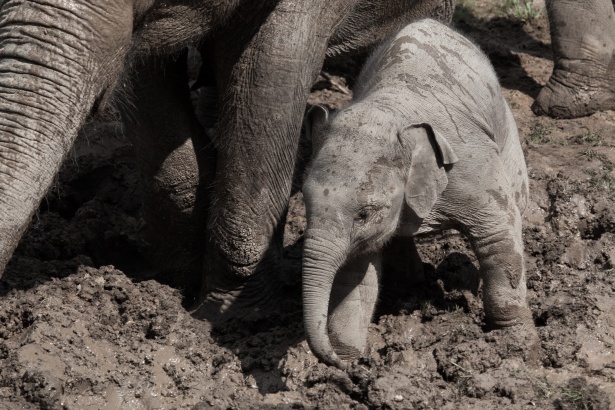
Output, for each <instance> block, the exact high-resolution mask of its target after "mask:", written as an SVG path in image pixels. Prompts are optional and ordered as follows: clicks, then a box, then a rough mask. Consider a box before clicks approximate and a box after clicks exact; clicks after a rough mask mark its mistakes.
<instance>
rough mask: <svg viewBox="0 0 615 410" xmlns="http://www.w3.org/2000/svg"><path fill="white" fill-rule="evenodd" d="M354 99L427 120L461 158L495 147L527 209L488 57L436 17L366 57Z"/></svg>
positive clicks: (511, 127) (507, 116) (513, 132)
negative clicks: (392, 107) (470, 152)
mask: <svg viewBox="0 0 615 410" xmlns="http://www.w3.org/2000/svg"><path fill="white" fill-rule="evenodd" d="M355 98H356V99H357V100H365V99H367V100H371V101H373V102H375V103H377V104H380V103H383V104H386V105H389V106H390V105H394V106H395V107H396V109H397V110H399V111H400V112H401V113H402V115H404V116H406V117H407V118H408V120H409V121H412V122H428V123H430V124H431V125H432V126H433V127H434V128H438V130H439V132H440V133H441V135H443V136H444V137H445V138H446V139H447V141H448V142H449V144H451V146H452V147H453V149H454V150H455V151H456V152H457V153H458V156H459V157H460V158H461V159H463V158H462V156H463V154H464V152H468V151H473V150H476V149H486V147H487V146H493V143H494V142H495V144H496V145H497V150H498V152H499V155H500V158H501V159H502V162H503V163H504V165H505V167H506V169H507V170H508V172H509V176H510V182H511V186H512V188H513V190H514V191H515V192H518V193H519V195H515V196H516V197H517V198H518V205H519V207H520V208H521V209H523V208H524V207H525V203H526V200H527V170H526V166H525V161H524V158H523V153H522V150H521V144H520V142H519V136H518V134H517V126H516V124H515V120H514V118H513V116H512V113H511V112H510V109H509V108H508V105H507V104H506V101H505V100H504V97H503V95H502V91H501V88H500V85H499V82H498V79H497V75H496V74H495V71H494V69H493V67H492V66H491V63H490V62H489V59H488V58H487V57H486V56H485V55H484V54H483V53H482V52H481V50H480V49H479V48H478V47H477V46H476V45H475V44H473V43H472V42H471V41H470V40H468V39H467V38H465V37H464V36H463V35H461V34H460V33H458V32H456V31H455V30H453V29H451V28H449V27H448V26H446V25H444V24H442V23H439V22H437V21H434V20H421V21H418V22H415V23H412V24H409V25H408V26H406V27H404V28H403V29H402V30H401V31H400V32H399V33H398V34H397V35H396V36H394V37H393V38H391V39H390V40H389V41H387V42H385V43H384V44H383V45H382V46H381V47H380V48H379V49H378V50H376V52H375V53H374V54H373V55H372V56H371V57H370V58H369V59H368V61H367V62H366V64H365V67H364V68H363V71H362V73H361V75H360V76H359V78H358V80H357V86H356V88H355Z"/></svg>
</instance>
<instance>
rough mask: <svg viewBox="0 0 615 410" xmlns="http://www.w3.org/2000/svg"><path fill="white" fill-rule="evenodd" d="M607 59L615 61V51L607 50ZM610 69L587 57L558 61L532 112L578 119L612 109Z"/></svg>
mask: <svg viewBox="0 0 615 410" xmlns="http://www.w3.org/2000/svg"><path fill="white" fill-rule="evenodd" d="M614 51H615V50H614ZM609 59H613V61H614V63H615V52H611V53H610V56H609ZM614 68H615V67H608V66H605V65H604V64H601V62H592V61H588V60H576V61H559V62H558V67H556V68H555V69H554V71H553V74H552V75H551V78H550V79H549V82H548V83H547V84H546V85H545V86H544V88H543V89H542V91H541V92H540V94H539V95H538V97H537V98H536V101H534V104H533V105H532V111H534V114H536V115H548V116H550V117H553V118H579V117H584V116H587V115H591V114H593V113H595V112H597V111H605V110H614V109H615V70H614Z"/></svg>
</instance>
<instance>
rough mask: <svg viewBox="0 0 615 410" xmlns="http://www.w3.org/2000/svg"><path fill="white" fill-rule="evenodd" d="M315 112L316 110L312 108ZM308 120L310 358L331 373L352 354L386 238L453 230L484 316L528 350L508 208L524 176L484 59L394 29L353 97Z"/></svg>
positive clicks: (436, 32)
mask: <svg viewBox="0 0 615 410" xmlns="http://www.w3.org/2000/svg"><path fill="white" fill-rule="evenodd" d="M315 110H318V109H317V108H315ZM324 114H325V113H324V112H322V111H315V115H313V116H312V123H311V126H310V129H311V130H312V138H313V145H314V158H313V160H312V164H311V166H310V168H309V170H308V174H307V177H306V181H305V183H304V187H303V192H304V197H305V201H306V212H307V219H308V228H307V231H306V239H305V245H304V256H303V301H304V325H305V329H306V335H307V339H308V342H309V343H310V346H311V347H312V350H313V352H314V353H315V354H316V355H317V356H318V357H319V358H320V359H321V360H323V361H325V362H327V363H330V364H335V365H338V366H343V362H342V360H341V359H347V358H354V357H356V356H358V355H360V354H361V353H362V352H363V350H364V349H365V345H366V334H367V328H368V325H369V322H370V320H371V317H372V313H373V310H374V305H375V302H376V299H377V294H378V277H379V275H380V271H381V265H382V261H381V250H382V248H383V246H384V244H385V243H386V242H387V241H389V240H390V239H391V238H392V237H394V236H402V237H412V236H413V235H416V234H419V233H425V232H433V231H436V230H441V229H449V228H454V229H457V230H459V231H461V232H462V233H464V234H466V235H467V236H468V238H469V239H470V241H471V243H472V245H473V247H474V250H475V252H476V255H477V257H478V260H479V263H480V270H481V275H482V278H483V295H484V296H483V302H484V310H485V320H486V322H487V324H488V325H490V326H491V327H492V328H510V327H513V329H514V333H517V334H523V335H525V336H524V337H518V338H517V339H515V340H517V341H519V343H521V344H527V345H526V346H522V347H523V348H526V349H533V348H534V347H535V346H531V344H532V343H535V342H536V341H537V335H536V332H535V329H534V325H533V322H532V315H531V312H530V310H529V308H528V305H527V302H526V285H525V266H524V256H523V242H522V239H521V213H522V211H523V210H524V209H525V206H526V204H527V200H528V176H527V170H526V165H525V160H524V158H523V153H522V150H521V145H520V141H519V136H518V134H517V127H516V124H515V121H514V118H513V116H512V113H511V111H510V109H509V108H508V105H507V104H506V101H505V100H504V98H503V96H502V93H501V89H500V85H499V83H498V80H497V78H496V75H495V73H494V71H493V68H492V67H491V65H490V63H489V61H488V59H487V58H486V57H485V56H484V55H483V54H482V53H481V51H480V50H479V49H478V48H477V47H476V46H475V45H474V44H472V43H471V42H470V41H468V40H467V39H466V38H465V37H463V36H462V35H460V34H459V33H457V32H455V31H453V30H452V29H450V28H448V27H446V26H445V25H443V24H440V23H438V22H436V21H434V20H423V21H420V22H416V23H412V24H410V25H408V26H406V27H405V28H403V29H402V30H401V31H400V32H399V33H398V34H397V35H395V36H394V37H393V38H391V39H390V40H388V41H386V42H385V43H384V45H382V46H381V47H380V48H379V49H378V50H377V51H376V52H375V53H374V54H373V55H372V56H371V57H370V59H369V60H368V61H367V63H366V65H365V67H364V69H363V72H362V73H361V75H360V76H359V78H358V80H357V87H356V90H355V99H354V101H353V103H352V104H351V105H350V106H349V107H348V108H346V109H344V110H342V111H340V112H339V113H337V114H335V115H334V116H333V117H332V118H330V119H328V120H327V119H326V118H324V117H325V115H324Z"/></svg>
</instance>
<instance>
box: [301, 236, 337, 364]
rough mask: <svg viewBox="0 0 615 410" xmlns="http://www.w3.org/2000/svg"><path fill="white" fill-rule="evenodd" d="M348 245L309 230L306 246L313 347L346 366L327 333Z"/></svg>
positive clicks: (307, 315)
mask: <svg viewBox="0 0 615 410" xmlns="http://www.w3.org/2000/svg"><path fill="white" fill-rule="evenodd" d="M346 256H347V247H340V246H339V245H338V244H336V242H335V241H331V240H326V239H323V236H321V235H320V232H319V235H318V236H317V237H315V236H314V232H313V230H308V233H307V234H306V240H305V245H304V248H303V318H304V319H303V324H304V327H305V333H306V337H307V341H308V343H309V345H310V348H311V349H312V351H313V352H314V355H316V357H318V358H319V359H320V360H322V361H323V362H325V363H327V364H330V365H334V366H337V367H339V368H344V363H343V362H342V360H341V359H340V358H339V357H338V356H337V354H336V353H335V351H334V350H333V347H332V346H331V341H330V339H329V335H328V333H327V322H328V309H329V299H330V295H331V289H332V286H333V280H334V278H335V274H336V272H337V271H338V269H339V268H340V266H341V265H342V264H343V263H344V260H345V259H346Z"/></svg>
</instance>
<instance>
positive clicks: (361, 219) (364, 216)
mask: <svg viewBox="0 0 615 410" xmlns="http://www.w3.org/2000/svg"><path fill="white" fill-rule="evenodd" d="M375 211H376V208H375V207H373V206H366V207H364V208H361V209H360V210H359V212H357V216H356V217H355V218H354V220H355V221H356V222H358V223H365V222H366V221H367V220H368V219H369V218H370V217H371V216H372V215H373V213H374V212H375Z"/></svg>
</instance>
